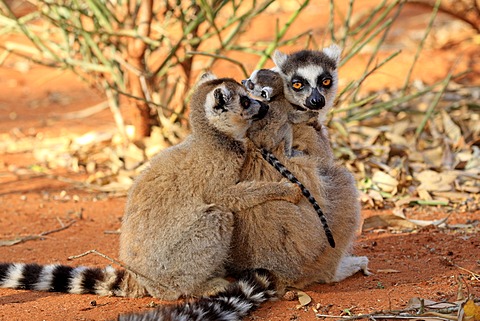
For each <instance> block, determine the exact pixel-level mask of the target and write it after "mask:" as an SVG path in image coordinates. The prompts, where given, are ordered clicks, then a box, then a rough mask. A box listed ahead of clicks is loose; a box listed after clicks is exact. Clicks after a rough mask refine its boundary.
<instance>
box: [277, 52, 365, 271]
mask: <svg viewBox="0 0 480 321" xmlns="http://www.w3.org/2000/svg"><path fill="white" fill-rule="evenodd" d="M341 52H342V50H341V48H340V47H338V46H337V45H335V44H333V45H331V46H329V47H327V48H324V49H323V50H321V51H316V50H302V51H298V52H294V53H292V54H284V53H282V52H280V51H276V52H275V54H274V56H273V61H274V63H275V65H276V66H275V68H273V69H274V70H275V71H277V72H279V73H280V74H281V75H282V78H283V81H284V89H285V97H286V98H287V99H288V101H289V102H290V103H291V104H293V105H295V106H296V107H297V109H299V110H314V111H316V112H317V113H318V120H317V122H316V123H313V126H312V127H313V128H315V130H316V131H317V133H316V135H311V134H310V133H311V130H312V129H311V128H312V127H311V126H307V127H310V128H306V125H305V124H298V125H296V126H295V127H294V138H293V141H294V144H293V145H294V148H295V149H299V150H301V151H303V152H304V153H306V154H309V155H312V156H317V157H319V158H322V161H321V162H319V164H320V166H318V174H319V178H320V180H321V181H322V185H323V186H324V190H325V195H326V196H327V199H326V200H325V204H326V205H325V206H326V208H325V209H326V211H328V212H331V213H332V221H333V222H334V223H333V224H334V225H335V226H330V227H331V228H332V232H333V233H334V235H335V240H336V241H337V242H336V244H337V247H336V248H335V250H333V249H332V250H331V252H332V254H331V255H330V256H329V255H324V256H325V257H327V260H326V261H328V262H329V264H330V265H331V266H332V267H333V268H334V269H336V271H335V275H334V276H333V277H332V278H331V279H330V280H335V281H338V280H342V279H344V278H346V277H348V276H350V275H351V274H353V273H355V272H357V271H359V270H362V271H363V272H364V274H367V275H368V274H369V272H368V269H367V265H368V258H367V257H354V256H350V254H349V253H350V251H351V247H352V244H353V242H354V240H355V234H356V231H357V229H358V226H359V224H360V219H361V215H360V202H359V200H358V191H357V188H356V185H355V180H354V179H353V176H352V174H351V173H350V172H349V171H348V170H347V169H346V168H344V167H342V166H340V165H336V164H335V163H334V162H333V152H332V149H331V146H330V142H329V139H328V133H327V132H326V128H325V126H324V125H323V123H324V121H325V119H326V115H327V113H328V112H329V111H330V109H331V108H332V107H333V104H334V100H335V95H336V93H337V89H338V64H339V62H340V56H341ZM330 225H332V224H330ZM335 231H339V232H338V233H336V232H335ZM340 231H341V232H340ZM328 258H330V259H328ZM330 269H331V268H330ZM325 281H329V280H328V279H327V280H325Z"/></svg>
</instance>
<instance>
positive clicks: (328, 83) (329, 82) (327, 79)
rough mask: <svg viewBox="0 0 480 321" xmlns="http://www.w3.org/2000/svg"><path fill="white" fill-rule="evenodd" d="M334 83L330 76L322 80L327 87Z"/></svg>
mask: <svg viewBox="0 0 480 321" xmlns="http://www.w3.org/2000/svg"><path fill="white" fill-rule="evenodd" d="M331 84H332V80H331V79H330V78H325V79H324V80H323V81H322V85H324V86H325V87H328V86H330V85H331Z"/></svg>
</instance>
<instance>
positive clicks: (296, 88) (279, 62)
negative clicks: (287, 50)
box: [273, 45, 341, 118]
mask: <svg viewBox="0 0 480 321" xmlns="http://www.w3.org/2000/svg"><path fill="white" fill-rule="evenodd" d="M340 54H341V50H340V48H339V47H337V46H336V45H332V46H330V47H328V48H325V49H323V51H310V50H303V51H299V52H296V53H293V54H291V55H286V54H284V53H281V52H279V51H277V52H275V55H274V58H273V61H274V62H275V65H276V68H274V70H275V71H278V72H280V73H281V74H282V76H283V79H284V85H285V97H286V98H287V99H288V100H289V101H290V102H291V103H292V104H294V105H296V106H298V108H299V109H310V110H315V111H318V112H319V114H320V118H324V117H325V115H326V114H327V112H328V110H329V109H330V108H331V107H332V106H333V102H334V100H335V95H336V93H337V88H338V72H337V66H338V62H339V60H340Z"/></svg>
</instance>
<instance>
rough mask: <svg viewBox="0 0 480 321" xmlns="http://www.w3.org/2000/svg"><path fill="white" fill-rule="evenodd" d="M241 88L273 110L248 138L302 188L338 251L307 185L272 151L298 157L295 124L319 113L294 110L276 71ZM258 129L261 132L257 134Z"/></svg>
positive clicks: (266, 72) (264, 72)
mask: <svg viewBox="0 0 480 321" xmlns="http://www.w3.org/2000/svg"><path fill="white" fill-rule="evenodd" d="M242 84H243V86H245V88H246V89H247V90H248V92H249V93H250V94H251V95H253V96H254V97H261V98H263V99H264V100H265V102H266V103H268V106H269V107H270V109H269V111H268V114H267V117H266V118H265V119H264V120H261V121H259V122H257V123H256V124H255V125H254V126H252V128H251V130H250V131H249V134H248V136H249V138H250V139H251V140H252V141H253V143H254V144H255V145H256V146H257V147H258V148H260V149H261V153H262V156H263V158H264V159H265V160H266V161H267V162H269V163H270V164H271V165H272V166H273V167H274V168H275V169H277V170H278V171H279V172H280V174H282V176H283V177H285V178H286V179H288V180H289V181H291V182H292V183H295V184H297V185H298V186H299V187H300V189H301V190H302V194H303V195H304V196H305V197H306V198H307V199H308V201H309V202H310V203H311V204H312V206H313V208H314V209H315V211H316V212H317V214H318V216H319V218H320V221H321V223H322V226H323V229H324V230H325V235H326V236H327V239H328V243H329V244H330V246H331V247H335V241H334V238H333V235H332V232H331V231H330V228H329V227H328V222H327V220H326V218H325V215H324V213H323V211H322V209H321V208H320V206H319V205H318V203H317V201H316V199H315V198H314V197H313V195H312V194H311V193H310V191H309V190H308V189H307V188H306V187H305V185H303V184H302V183H301V182H300V181H299V180H298V179H297V178H296V177H295V175H294V174H293V173H292V172H291V171H289V170H288V169H287V168H286V167H285V166H284V165H282V163H281V162H280V161H279V160H278V159H277V158H276V157H275V156H274V155H273V154H272V153H271V151H272V150H276V149H277V148H278V146H279V144H281V143H283V144H284V146H285V154H286V155H287V156H289V155H292V156H293V155H295V151H293V150H292V140H293V129H292V126H293V124H300V123H306V122H307V121H308V120H310V119H311V118H316V117H317V113H316V112H312V111H298V110H295V109H294V108H293V106H292V105H291V104H290V102H289V101H288V100H287V99H286V98H285V96H284V94H283V90H284V89H283V80H282V78H281V76H280V74H278V73H277V72H275V71H273V70H269V69H260V70H255V71H254V72H253V73H252V74H251V76H250V77H249V78H248V79H246V80H243V81H242ZM259 126H261V127H262V129H261V130H256V128H258V127H259ZM297 154H298V152H297Z"/></svg>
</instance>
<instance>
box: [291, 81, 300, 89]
mask: <svg viewBox="0 0 480 321" xmlns="http://www.w3.org/2000/svg"><path fill="white" fill-rule="evenodd" d="M292 87H293V88H295V89H300V88H302V87H303V85H302V83H301V82H294V83H293V85H292Z"/></svg>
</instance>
